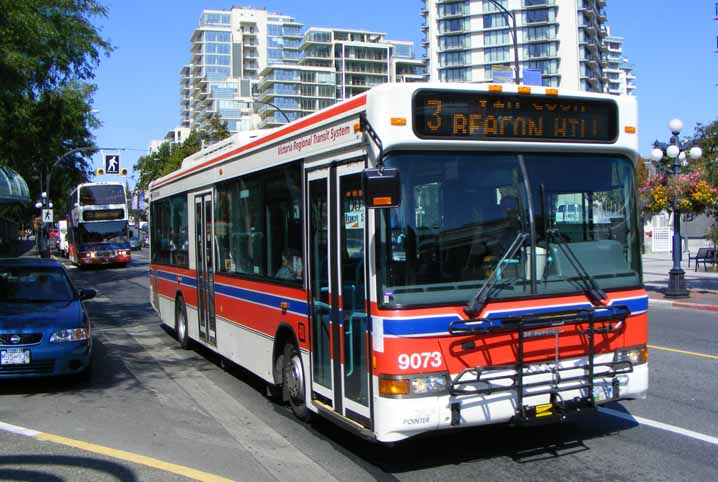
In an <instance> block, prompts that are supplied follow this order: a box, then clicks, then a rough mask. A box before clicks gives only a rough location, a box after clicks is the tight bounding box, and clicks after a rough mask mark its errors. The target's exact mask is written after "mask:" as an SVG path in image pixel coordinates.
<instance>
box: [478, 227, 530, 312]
mask: <svg viewBox="0 0 718 482" xmlns="http://www.w3.org/2000/svg"><path fill="white" fill-rule="evenodd" d="M528 238H529V234H528V233H524V232H520V233H519V234H517V235H516V238H515V239H514V241H513V242H512V243H511V246H509V249H507V250H506V253H504V255H503V256H502V257H501V259H500V260H499V262H498V263H497V264H496V267H495V268H494V270H493V271H492V272H491V275H490V276H489V279H487V280H486V282H485V283H484V285H483V286H482V287H481V288H479V291H477V292H476V294H475V295H474V297H473V298H472V299H471V300H470V301H469V302H468V303H467V305H466V306H465V307H464V313H466V314H467V315H469V316H470V317H474V316H476V315H477V314H479V313H480V312H481V310H482V309H483V307H484V305H485V304H486V300H487V299H488V298H489V293H490V290H491V288H493V286H494V285H495V284H496V281H497V280H498V273H499V272H501V270H503V266H504V264H505V263H506V260H507V259H511V258H513V257H514V256H515V255H516V253H517V252H518V250H519V249H520V248H521V247H522V246H523V245H524V243H525V242H526V240H527V239H528Z"/></svg>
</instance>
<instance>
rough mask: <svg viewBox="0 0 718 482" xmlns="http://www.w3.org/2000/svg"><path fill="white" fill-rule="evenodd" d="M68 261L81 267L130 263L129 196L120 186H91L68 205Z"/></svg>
mask: <svg viewBox="0 0 718 482" xmlns="http://www.w3.org/2000/svg"><path fill="white" fill-rule="evenodd" d="M67 206H68V214H67V240H68V243H67V244H68V246H67V251H68V258H69V259H70V260H71V261H72V262H73V263H74V264H76V265H78V266H80V267H85V266H92V265H110V264H116V265H121V266H126V265H127V264H129V263H130V261H131V250H130V238H129V230H128V219H127V196H126V193H125V186H124V184H122V183H120V182H89V183H84V184H80V185H78V186H77V187H76V188H75V189H73V191H72V193H71V194H70V197H69V198H68V202H67Z"/></svg>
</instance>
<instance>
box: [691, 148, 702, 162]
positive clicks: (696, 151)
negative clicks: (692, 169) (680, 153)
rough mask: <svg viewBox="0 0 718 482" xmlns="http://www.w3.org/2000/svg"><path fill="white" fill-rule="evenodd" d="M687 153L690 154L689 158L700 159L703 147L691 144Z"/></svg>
mask: <svg viewBox="0 0 718 482" xmlns="http://www.w3.org/2000/svg"><path fill="white" fill-rule="evenodd" d="M688 155H689V156H690V158H691V159H700V158H701V156H702V155H703V149H701V148H700V147H698V146H693V147H691V148H690V150H689V151H688Z"/></svg>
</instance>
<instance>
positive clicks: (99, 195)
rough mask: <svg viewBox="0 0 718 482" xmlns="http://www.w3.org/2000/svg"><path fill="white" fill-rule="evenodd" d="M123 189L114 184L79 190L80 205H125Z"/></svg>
mask: <svg viewBox="0 0 718 482" xmlns="http://www.w3.org/2000/svg"><path fill="white" fill-rule="evenodd" d="M125 202H126V201H125V188H124V187H123V186H120V185H116V184H98V185H94V186H82V187H81V188H80V205H81V206H91V205H95V204H100V205H102V204H125Z"/></svg>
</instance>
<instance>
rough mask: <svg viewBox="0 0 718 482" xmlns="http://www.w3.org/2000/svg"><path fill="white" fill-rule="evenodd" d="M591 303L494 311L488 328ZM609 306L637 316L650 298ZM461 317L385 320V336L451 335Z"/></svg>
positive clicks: (616, 301) (629, 300) (622, 301)
mask: <svg viewBox="0 0 718 482" xmlns="http://www.w3.org/2000/svg"><path fill="white" fill-rule="evenodd" d="M591 306H592V305H591V304H590V303H571V304H565V305H563V304H562V305H559V306H542V307H530V308H522V309H515V310H507V311H494V312H491V313H489V314H488V315H487V316H486V318H487V319H489V320H491V321H492V323H490V324H489V325H487V326H491V325H497V324H500V319H501V318H504V317H513V316H520V315H527V314H541V313H549V312H551V311H555V310H556V309H557V308H558V309H571V308H572V309H580V308H590V307H591ZM609 306H625V307H627V308H628V310H629V312H630V313H631V314H632V315H637V314H640V313H643V312H645V311H647V310H648V297H647V296H642V297H637V298H628V299H617V300H613V301H611V303H610V304H609ZM460 319H461V318H460V317H459V315H449V316H446V315H445V316H430V317H422V318H403V319H392V318H384V334H385V335H389V336H429V335H435V334H443V335H446V334H448V333H449V331H448V327H449V323H451V322H452V321H456V320H460Z"/></svg>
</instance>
